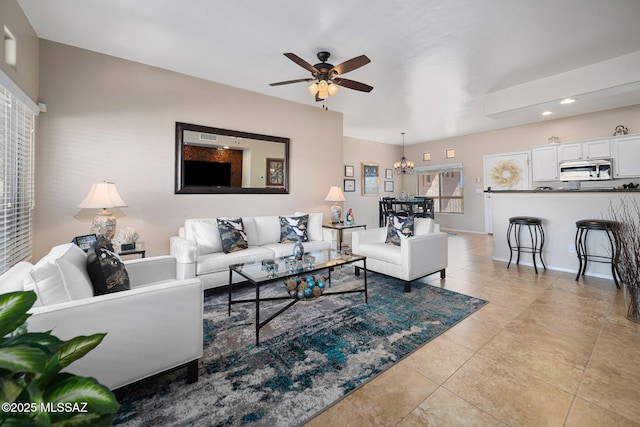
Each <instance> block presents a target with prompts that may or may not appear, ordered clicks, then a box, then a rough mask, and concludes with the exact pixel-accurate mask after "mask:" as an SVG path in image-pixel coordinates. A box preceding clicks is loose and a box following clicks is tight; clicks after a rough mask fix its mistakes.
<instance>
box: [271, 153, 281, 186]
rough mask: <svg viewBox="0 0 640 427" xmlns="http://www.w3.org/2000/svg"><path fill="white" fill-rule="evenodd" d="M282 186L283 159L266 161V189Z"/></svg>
mask: <svg viewBox="0 0 640 427" xmlns="http://www.w3.org/2000/svg"><path fill="white" fill-rule="evenodd" d="M283 186H284V159H269V158H268V159H267V187H283Z"/></svg>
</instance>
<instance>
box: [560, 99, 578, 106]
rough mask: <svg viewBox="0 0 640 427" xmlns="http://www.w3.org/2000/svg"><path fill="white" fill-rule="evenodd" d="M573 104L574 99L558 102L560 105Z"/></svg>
mask: <svg viewBox="0 0 640 427" xmlns="http://www.w3.org/2000/svg"><path fill="white" fill-rule="evenodd" d="M574 102H576V100H575V99H574V98H565V99H563V100H562V101H560V104H562V105H567V104H573V103H574Z"/></svg>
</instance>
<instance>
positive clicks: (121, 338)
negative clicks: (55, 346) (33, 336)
mask: <svg viewBox="0 0 640 427" xmlns="http://www.w3.org/2000/svg"><path fill="white" fill-rule="evenodd" d="M68 245H71V244H68ZM61 248H63V249H65V250H67V249H68V250H67V252H65V253H66V254H69V253H72V252H73V258H74V260H75V261H74V262H77V265H76V267H77V271H81V269H82V268H85V269H86V266H85V264H84V263H85V262H86V261H84V259H86V255H85V254H83V253H82V251H81V250H80V249H77V248H76V249H74V247H73V246H61ZM74 250H75V252H74ZM78 251H79V253H80V254H81V255H82V256H78ZM83 257H84V258H83ZM68 258H70V257H68ZM68 258H67V259H65V260H60V259H57V260H56V261H55V263H54V264H52V265H55V264H57V265H61V264H62V263H64V262H66V261H69V259H68ZM125 265H126V269H127V272H128V275H129V282H130V285H131V289H130V290H126V291H121V292H115V293H109V294H105V295H98V296H89V297H83V298H79V299H68V298H67V299H66V300H64V301H62V302H53V303H51V304H44V305H42V304H41V305H39V306H34V307H33V308H32V309H31V310H30V313H31V317H29V319H28V320H27V325H28V329H29V331H31V332H44V331H52V333H53V334H54V335H55V336H57V337H58V338H60V339H63V340H68V339H70V338H73V337H75V336H78V335H91V334H95V333H102V332H106V336H105V337H104V339H103V341H102V342H101V343H100V345H98V346H97V347H96V348H95V349H93V350H92V351H90V352H89V353H87V355H85V356H84V357H83V358H81V359H78V360H76V361H75V362H73V363H72V364H71V365H69V367H68V368H67V369H65V370H66V371H69V372H73V373H74V374H76V375H81V376H87V377H94V378H96V379H97V380H98V381H99V382H101V383H102V384H104V385H106V386H107V387H109V388H110V389H115V388H119V387H122V386H125V385H128V384H131V383H133V382H135V381H138V380H140V379H143V378H146V377H149V376H151V375H154V374H158V373H160V372H163V371H166V370H170V369H172V368H176V367H180V366H184V365H186V367H187V379H188V381H189V382H195V381H197V379H198V359H199V358H201V357H202V352H203V349H202V336H203V331H202V314H203V298H202V296H203V295H202V292H203V291H202V283H201V282H200V280H198V279H186V280H178V279H177V278H176V259H175V258H174V257H171V256H159V257H151V258H144V259H138V260H131V261H125ZM32 268H33V266H32V265H31V264H30V263H27V262H22V263H19V264H17V265H16V266H14V267H13V268H12V269H11V270H9V272H7V273H5V274H3V275H2V276H0V292H10V291H15V290H22V289H25V290H26V289H34V287H33V284H32V283H31V285H29V284H30V279H29V277H28V271H29V270H30V269H32ZM68 271H69V270H67V271H66V273H68ZM55 274H57V269H55V271H54V274H52V275H55ZM83 275H86V273H84V274H78V275H76V276H75V278H73V282H74V283H70V282H67V283H66V285H67V287H69V286H70V285H76V286H77V285H80V286H88V287H90V286H91V284H90V283H85V284H83V283H81V282H82V281H83V280H82V276H83ZM64 277H65V279H67V280H69V279H70V278H71V276H70V275H68V274H67V275H65V276H64ZM49 279H51V278H49ZM63 289H64V288H63ZM88 292H89V295H90V294H91V293H92V291H91V290H89V291H88ZM39 295H40V294H39ZM48 295H49V299H51V294H48ZM41 296H42V295H41Z"/></svg>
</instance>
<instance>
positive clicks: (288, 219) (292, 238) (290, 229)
mask: <svg viewBox="0 0 640 427" xmlns="http://www.w3.org/2000/svg"><path fill="white" fill-rule="evenodd" d="M308 224H309V215H300V216H281V217H280V243H292V242H308V241H309V236H308V235H307V228H308V227H307V225H308Z"/></svg>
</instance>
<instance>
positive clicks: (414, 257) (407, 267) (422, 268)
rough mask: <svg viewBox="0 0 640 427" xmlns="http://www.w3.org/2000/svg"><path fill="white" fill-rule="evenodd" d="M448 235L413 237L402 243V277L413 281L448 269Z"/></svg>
mask: <svg viewBox="0 0 640 427" xmlns="http://www.w3.org/2000/svg"><path fill="white" fill-rule="evenodd" d="M448 243H449V242H448V239H447V233H442V232H440V233H430V234H423V235H420V236H412V237H409V238H407V239H402V240H401V241H400V253H401V257H402V277H403V278H404V279H405V280H413V279H417V278H418V277H422V276H425V275H427V274H431V273H434V272H436V271H438V270H444V269H446V268H447V263H448V259H449V257H448Z"/></svg>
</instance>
